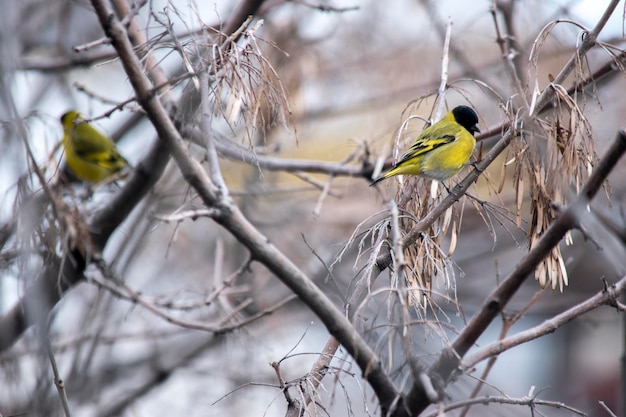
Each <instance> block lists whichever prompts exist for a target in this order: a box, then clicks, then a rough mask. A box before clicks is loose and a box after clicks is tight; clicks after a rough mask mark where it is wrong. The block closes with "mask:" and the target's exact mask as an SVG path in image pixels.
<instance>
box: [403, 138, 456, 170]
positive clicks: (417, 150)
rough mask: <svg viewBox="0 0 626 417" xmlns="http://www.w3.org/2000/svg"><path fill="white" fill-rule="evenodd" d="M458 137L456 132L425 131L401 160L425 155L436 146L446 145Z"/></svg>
mask: <svg viewBox="0 0 626 417" xmlns="http://www.w3.org/2000/svg"><path fill="white" fill-rule="evenodd" d="M455 139H456V132H452V133H443V134H442V132H437V131H433V132H426V131H424V132H423V133H422V134H421V135H420V136H419V137H418V138H417V140H416V141H415V143H414V144H413V145H411V147H410V148H409V149H407V151H406V152H405V153H404V155H402V157H401V158H400V162H402V161H406V160H409V159H411V158H415V157H416V156H419V155H423V154H425V153H427V152H430V151H432V150H433V149H435V148H438V147H440V146H443V145H446V144H448V143H450V142H453V141H454V140H455Z"/></svg>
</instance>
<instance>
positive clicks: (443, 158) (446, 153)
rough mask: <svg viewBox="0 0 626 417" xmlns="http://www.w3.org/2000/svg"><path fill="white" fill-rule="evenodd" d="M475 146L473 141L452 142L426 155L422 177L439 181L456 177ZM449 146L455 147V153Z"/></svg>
mask: <svg viewBox="0 0 626 417" xmlns="http://www.w3.org/2000/svg"><path fill="white" fill-rule="evenodd" d="M474 144H475V142H473V141H467V142H452V143H451V144H450V145H446V146H441V147H439V148H437V149H433V150H432V151H431V152H429V153H428V154H426V155H424V160H423V161H422V166H421V171H422V173H421V175H422V176H425V177H428V178H432V179H434V180H438V181H444V180H447V179H448V178H451V177H453V176H455V175H456V174H457V173H458V172H459V171H460V170H461V168H463V166H464V165H465V164H466V163H467V161H469V159H470V157H471V156H472V152H473V151H474ZM449 146H454V147H455V149H454V151H452V152H451V149H450V148H449Z"/></svg>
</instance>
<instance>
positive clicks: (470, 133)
mask: <svg viewBox="0 0 626 417" xmlns="http://www.w3.org/2000/svg"><path fill="white" fill-rule="evenodd" d="M477 124H478V116H477V115H476V112H475V111H474V109H472V108H471V107H468V106H457V107H455V108H454V109H452V111H451V112H450V113H448V114H446V115H445V116H444V117H443V119H441V120H439V121H438V122H437V123H435V124H433V125H432V126H430V127H428V128H426V129H424V131H423V132H422V133H421V134H420V135H419V136H418V137H417V139H416V140H415V143H414V144H413V145H411V147H410V148H409V149H408V150H407V151H406V152H405V153H404V155H402V157H401V158H400V160H399V161H398V162H397V163H396V164H395V165H394V166H393V167H392V168H391V169H390V170H389V171H388V172H386V173H385V174H383V175H381V176H380V177H378V178H377V179H376V180H374V181H373V182H372V183H371V184H370V185H374V184H376V183H378V182H379V181H382V180H384V179H385V178H389V177H393V176H394V175H419V176H422V177H427V178H432V179H434V180H438V181H444V180H447V179H448V178H452V177H453V176H455V175H456V174H457V173H458V172H459V171H460V170H461V168H463V166H464V165H465V164H466V163H467V161H469V159H470V157H471V156H472V152H473V151H474V146H475V145H476V139H474V132H480V129H478V126H477Z"/></svg>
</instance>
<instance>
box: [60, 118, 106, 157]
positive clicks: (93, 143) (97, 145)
mask: <svg viewBox="0 0 626 417" xmlns="http://www.w3.org/2000/svg"><path fill="white" fill-rule="evenodd" d="M70 140H71V142H72V146H73V148H74V152H76V154H78V155H80V156H86V155H89V154H92V153H95V154H97V153H104V152H109V151H110V150H111V148H113V143H111V142H110V141H109V140H108V139H107V138H106V137H104V136H103V135H102V133H100V132H98V131H97V130H96V129H94V128H93V127H91V126H89V125H86V124H82V125H78V126H76V128H75V129H74V130H73V131H72V132H71V133H70Z"/></svg>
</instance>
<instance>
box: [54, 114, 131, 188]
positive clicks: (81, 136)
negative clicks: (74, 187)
mask: <svg viewBox="0 0 626 417" xmlns="http://www.w3.org/2000/svg"><path fill="white" fill-rule="evenodd" d="M86 120H87V119H86V118H85V116H83V115H82V114H80V113H79V112H77V111H75V110H72V111H68V112H67V113H65V114H64V115H63V116H61V124H63V142H62V145H63V150H64V151H65V161H66V163H67V167H68V168H69V169H70V171H72V173H73V174H74V175H75V176H76V177H77V178H78V179H79V180H81V181H85V182H91V183H98V182H101V181H103V180H105V179H107V178H109V177H111V176H112V175H114V174H115V173H117V172H119V171H121V170H122V169H124V168H126V167H127V166H128V162H127V161H126V159H124V157H123V156H122V155H120V153H119V152H118V151H117V148H116V147H115V144H114V143H113V141H112V140H111V139H109V138H108V137H107V136H105V135H104V134H103V133H101V132H100V131H98V130H97V129H96V128H94V127H93V126H92V125H91V124H89V123H87V122H86Z"/></svg>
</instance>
